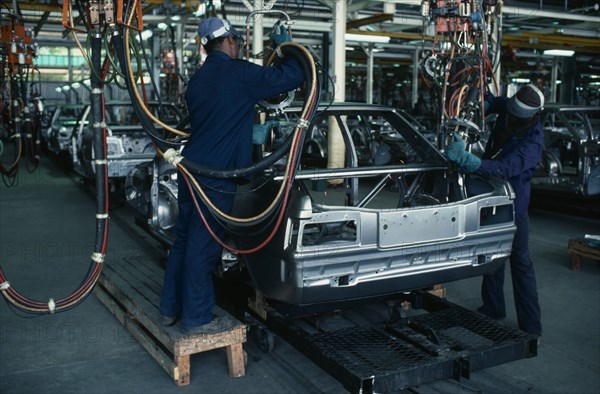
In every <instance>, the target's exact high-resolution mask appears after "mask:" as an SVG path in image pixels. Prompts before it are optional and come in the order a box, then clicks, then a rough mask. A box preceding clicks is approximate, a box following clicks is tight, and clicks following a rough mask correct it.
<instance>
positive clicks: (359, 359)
mask: <svg viewBox="0 0 600 394" xmlns="http://www.w3.org/2000/svg"><path fill="white" fill-rule="evenodd" d="M408 297H410V301H411V302H412V303H413V305H417V306H419V304H422V307H423V308H424V309H425V310H427V312H428V313H425V314H421V315H418V316H413V317H410V318H402V319H399V320H395V321H387V322H377V323H370V324H366V325H357V326H351V327H345V328H341V329H338V330H335V331H330V332H318V330H314V331H313V330H306V329H305V328H303V327H302V324H299V321H298V319H292V318H289V317H284V316H283V315H281V314H278V313H276V312H275V313H271V314H270V315H269V317H268V320H267V325H268V326H269V327H270V328H272V329H273V330H275V331H276V332H277V333H278V334H279V335H281V336H282V337H284V338H285V339H286V340H287V341H288V342H290V343H291V344H292V345H293V346H295V347H296V348H297V349H298V350H299V351H301V352H303V353H304V354H305V355H306V356H308V357H309V358H310V359H312V361H314V362H315V363H316V364H318V365H319V366H321V368H323V369H324V370H326V371H327V372H328V373H329V374H330V375H332V376H333V377H334V378H336V379H337V380H339V381H340V382H341V383H342V384H343V385H344V386H345V387H346V388H347V389H348V390H350V391H351V392H360V393H372V392H392V391H398V390H401V389H404V388H408V387H414V386H417V385H421V384H425V383H430V382H433V381H436V380H442V379H451V378H454V379H460V378H467V379H468V378H469V374H470V373H471V372H474V371H477V370H481V369H485V368H489V367H492V366H495V365H499V364H502V363H506V362H510V361H514V360H518V359H522V358H526V357H533V356H536V355H537V338H536V337H535V336H533V335H530V334H527V333H525V332H522V331H520V330H516V329H513V328H509V327H506V326H504V325H502V324H500V323H499V322H497V321H494V320H490V319H488V318H486V317H484V316H482V315H480V314H479V313H477V312H473V311H470V310H467V309H464V308H461V307H459V306H457V305H454V304H452V303H450V302H447V301H445V300H442V299H440V298H438V297H435V296H432V295H429V294H427V293H421V292H419V293H414V294H412V295H410V296H408ZM311 331H312V332H311ZM315 331H317V332H315Z"/></svg>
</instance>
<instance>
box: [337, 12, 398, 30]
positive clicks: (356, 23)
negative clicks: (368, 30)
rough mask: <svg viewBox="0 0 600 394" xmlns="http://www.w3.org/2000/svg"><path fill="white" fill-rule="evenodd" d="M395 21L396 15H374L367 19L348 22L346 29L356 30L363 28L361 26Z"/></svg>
mask: <svg viewBox="0 0 600 394" xmlns="http://www.w3.org/2000/svg"><path fill="white" fill-rule="evenodd" d="M393 20H394V14H374V15H371V16H368V17H366V18H360V19H352V20H348V21H346V28H348V29H355V28H357V27H361V26H366V25H371V24H374V23H381V22H385V21H393Z"/></svg>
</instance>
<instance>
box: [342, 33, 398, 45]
mask: <svg viewBox="0 0 600 394" xmlns="http://www.w3.org/2000/svg"><path fill="white" fill-rule="evenodd" d="M345 38H346V41H357V42H373V43H380V44H387V43H388V42H390V37H388V36H375V35H371V34H351V33H346V34H345Z"/></svg>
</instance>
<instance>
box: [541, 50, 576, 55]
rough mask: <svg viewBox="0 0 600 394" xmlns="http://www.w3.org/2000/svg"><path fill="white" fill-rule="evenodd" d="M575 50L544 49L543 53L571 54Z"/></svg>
mask: <svg viewBox="0 0 600 394" xmlns="http://www.w3.org/2000/svg"><path fill="white" fill-rule="evenodd" d="M574 54H575V51H567V50H564V49H547V50H545V51H544V55H548V56H573V55H574Z"/></svg>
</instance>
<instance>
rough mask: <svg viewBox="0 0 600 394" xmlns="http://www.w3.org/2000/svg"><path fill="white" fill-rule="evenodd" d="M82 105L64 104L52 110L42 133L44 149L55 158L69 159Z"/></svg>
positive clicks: (82, 108) (83, 107)
mask: <svg viewBox="0 0 600 394" xmlns="http://www.w3.org/2000/svg"><path fill="white" fill-rule="evenodd" d="M85 108H86V106H85V105H84V104H64V105H58V106H56V108H54V109H53V111H52V115H51V116H50V121H49V124H48V125H47V127H46V129H45V131H44V132H42V140H43V141H44V143H45V145H46V149H48V151H50V152H52V153H53V154H55V155H57V156H61V157H62V156H66V157H70V154H71V150H72V148H71V143H72V138H73V130H74V128H75V125H76V124H77V122H78V121H79V119H80V117H81V114H82V112H83V111H84V110H85Z"/></svg>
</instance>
